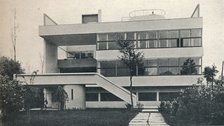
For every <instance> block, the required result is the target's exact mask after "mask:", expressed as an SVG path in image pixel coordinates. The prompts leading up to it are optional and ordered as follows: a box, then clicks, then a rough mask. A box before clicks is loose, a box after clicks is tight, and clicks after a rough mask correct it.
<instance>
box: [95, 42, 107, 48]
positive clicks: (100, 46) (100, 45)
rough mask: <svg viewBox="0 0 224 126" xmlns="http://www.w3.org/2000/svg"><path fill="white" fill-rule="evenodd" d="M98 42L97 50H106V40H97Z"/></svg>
mask: <svg viewBox="0 0 224 126" xmlns="http://www.w3.org/2000/svg"><path fill="white" fill-rule="evenodd" d="M97 44H98V49H99V50H106V49H107V42H99V43H97Z"/></svg>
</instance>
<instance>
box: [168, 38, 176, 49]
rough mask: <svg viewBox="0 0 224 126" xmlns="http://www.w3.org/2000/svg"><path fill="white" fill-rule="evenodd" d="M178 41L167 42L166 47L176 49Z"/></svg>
mask: <svg viewBox="0 0 224 126" xmlns="http://www.w3.org/2000/svg"><path fill="white" fill-rule="evenodd" d="M177 43H178V39H170V40H168V47H177Z"/></svg>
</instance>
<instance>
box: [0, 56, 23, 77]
mask: <svg viewBox="0 0 224 126" xmlns="http://www.w3.org/2000/svg"><path fill="white" fill-rule="evenodd" d="M23 72H24V70H23V69H22V67H21V64H20V63H19V62H18V61H14V60H12V59H10V58H7V57H0V75H2V76H8V77H9V79H10V80H12V79H13V74H21V73H23Z"/></svg>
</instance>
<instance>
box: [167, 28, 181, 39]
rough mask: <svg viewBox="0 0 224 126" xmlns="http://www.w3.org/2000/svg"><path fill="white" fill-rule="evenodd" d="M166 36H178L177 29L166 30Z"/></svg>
mask: <svg viewBox="0 0 224 126" xmlns="http://www.w3.org/2000/svg"><path fill="white" fill-rule="evenodd" d="M167 38H179V32H178V31H177V30H173V31H168V32H167Z"/></svg>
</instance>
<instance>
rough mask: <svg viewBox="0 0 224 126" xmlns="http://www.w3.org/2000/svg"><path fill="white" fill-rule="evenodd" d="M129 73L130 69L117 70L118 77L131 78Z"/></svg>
mask: <svg viewBox="0 0 224 126" xmlns="http://www.w3.org/2000/svg"><path fill="white" fill-rule="evenodd" d="M129 73H130V72H129V69H128V68H117V76H129V75H130V74H129Z"/></svg>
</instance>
